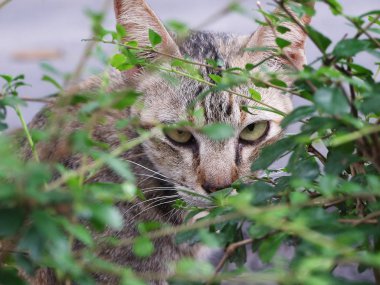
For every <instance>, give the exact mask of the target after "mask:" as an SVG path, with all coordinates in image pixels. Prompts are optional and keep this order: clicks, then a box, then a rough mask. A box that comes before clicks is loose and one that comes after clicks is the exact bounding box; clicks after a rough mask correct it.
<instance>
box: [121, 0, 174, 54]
mask: <svg viewBox="0 0 380 285" xmlns="http://www.w3.org/2000/svg"><path fill="white" fill-rule="evenodd" d="M114 8H115V15H116V20H117V22H118V24H120V25H122V26H123V27H124V28H125V29H126V32H127V35H126V38H125V39H124V40H125V41H137V42H138V44H139V46H140V47H147V46H150V45H151V42H150V39H149V29H151V30H153V31H154V32H156V33H157V34H159V35H160V36H161V43H160V44H158V45H157V46H156V47H155V49H156V50H158V51H160V52H163V53H167V54H170V55H173V56H180V52H179V48H178V46H177V44H176V43H175V42H174V40H173V38H172V37H171V35H170V34H169V32H168V31H167V30H166V28H165V27H164V25H163V24H162V22H161V21H160V20H159V18H158V17H157V16H156V14H155V13H154V12H153V10H152V9H151V8H150V7H149V6H148V4H147V3H146V2H145V1H144V0H114ZM142 55H143V56H144V57H146V58H149V59H157V58H159V57H160V56H159V55H158V54H156V53H154V52H147V53H145V52H144V53H142Z"/></svg>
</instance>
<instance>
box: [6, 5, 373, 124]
mask: <svg viewBox="0 0 380 285" xmlns="http://www.w3.org/2000/svg"><path fill="white" fill-rule="evenodd" d="M3 1H4V0H3ZM5 1H7V0H5ZM0 2H2V1H0ZM147 2H149V4H150V5H151V6H152V7H153V9H154V10H155V11H156V13H157V15H158V16H159V17H160V18H161V19H162V20H163V21H165V22H166V21H168V20H178V21H180V22H184V23H186V24H187V25H188V26H189V27H192V28H195V27H201V29H203V30H212V31H223V32H230V33H237V34H250V33H252V32H253V31H254V30H255V29H256V27H257V24H256V23H255V22H254V21H253V19H251V18H248V17H247V16H243V15H241V14H239V13H237V12H231V13H228V14H226V15H224V16H222V17H214V16H216V15H218V14H219V13H220V12H221V11H223V10H224V9H225V8H226V7H228V5H229V3H231V0H207V1H204V0H191V1H189V0H148V1H147ZM341 2H342V3H343V6H344V11H345V13H346V14H348V15H359V14H361V13H363V12H366V11H369V10H374V9H375V8H376V7H377V6H378V5H376V4H378V1H375V0H360V1H357V0H345V1H341ZM239 3H240V4H241V5H242V6H243V7H244V8H245V9H246V11H250V12H252V14H253V15H255V16H256V17H257V18H260V15H259V14H258V13H255V9H257V6H256V1H252V0H241V1H239ZM269 3H270V1H262V4H263V6H264V8H265V9H268V10H271V9H272V7H271V5H270V4H269ZM105 8H106V9H105ZM103 9H105V10H106V11H107V17H106V20H105V26H106V28H108V29H114V26H115V20H114V17H113V8H112V0H108V1H104V0H103V1H101V0H96V1H95V0H54V1H48V0H27V1H25V0H11V1H10V2H9V3H8V4H7V5H5V6H4V7H3V8H2V9H0V35H1V41H0V74H9V75H12V76H15V75H18V74H25V76H26V79H25V80H26V82H27V83H29V84H30V86H29V87H24V88H22V89H21V90H20V91H21V92H20V93H21V95H22V96H27V97H43V96H46V95H49V94H51V93H53V92H56V91H57V90H56V89H55V88H54V86H52V85H51V84H49V83H47V82H44V81H41V78H42V76H43V74H46V73H48V72H47V70H46V68H45V69H43V68H41V63H48V64H49V65H50V66H52V67H54V68H55V69H56V70H57V71H59V72H60V73H62V74H64V73H70V72H73V71H74V70H75V68H76V66H77V64H78V61H79V60H80V58H81V56H82V54H83V50H84V49H85V46H86V43H85V42H83V41H82V39H86V38H89V37H91V24H90V23H91V21H90V19H89V17H88V16H86V13H85V11H88V10H91V11H95V12H99V11H102V10H103ZM313 25H314V26H315V27H316V28H317V29H318V30H320V31H321V32H323V33H324V34H326V35H328V36H329V37H330V38H331V39H332V40H333V42H335V41H337V40H339V39H341V38H342V37H344V36H345V34H346V33H348V34H350V32H352V29H351V28H350V27H349V26H348V24H347V23H346V22H345V21H344V19H341V18H336V17H334V16H332V14H331V12H330V11H329V9H328V7H327V6H326V5H325V4H322V3H320V4H317V15H316V17H315V18H314V20H313ZM102 48H104V49H105V51H106V54H112V52H113V51H114V48H113V47H109V46H108V47H105V46H104V47H102ZM318 55H319V53H318V51H317V50H316V48H315V47H314V46H313V45H312V44H310V43H309V44H308V46H307V56H308V59H309V61H312V60H313V59H315V58H316V57H317V56H318ZM360 61H361V62H362V63H363V64H364V65H365V66H367V67H368V68H370V69H374V59H372V58H368V57H367V58H361V59H360ZM96 67H97V68H96ZM99 67H100V65H99V64H97V63H96V62H95V61H93V62H90V63H89V64H88V65H87V66H86V70H85V72H84V74H85V76H86V75H88V74H89V73H99V72H100V71H101V69H100V68H99ZM62 74H59V73H57V74H55V75H54V76H53V77H54V78H56V79H58V81H59V79H60V76H61V75H62ZM50 75H51V73H50ZM61 78H62V77H61ZM60 83H62V80H61V82H60ZM296 103H299V102H296ZM41 107H42V105H41V104H37V103H29V105H28V107H27V108H24V109H23V114H24V115H25V118H26V119H27V121H30V119H31V118H32V117H33V116H34V114H35V113H36V112H37V111H38V110H39V109H40V108H41ZM8 124H9V127H10V128H15V127H18V126H19V125H20V124H19V122H18V119H17V118H16V116H15V114H13V113H12V111H10V113H9V116H8Z"/></svg>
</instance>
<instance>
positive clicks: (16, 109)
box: [15, 106, 40, 162]
mask: <svg viewBox="0 0 380 285" xmlns="http://www.w3.org/2000/svg"><path fill="white" fill-rule="evenodd" d="M15 111H16V114H17V116H18V118H19V119H20V122H21V125H22V128H23V130H24V133H25V136H26V139H27V140H28V143H29V146H30V148H31V150H32V154H33V157H34V159H35V160H36V161H37V162H40V158H39V156H38V153H37V150H36V145H35V143H34V141H33V139H32V136H31V134H30V131H29V128H28V125H27V124H26V122H25V119H24V116H23V115H22V113H21V110H20V107H19V106H16V107H15Z"/></svg>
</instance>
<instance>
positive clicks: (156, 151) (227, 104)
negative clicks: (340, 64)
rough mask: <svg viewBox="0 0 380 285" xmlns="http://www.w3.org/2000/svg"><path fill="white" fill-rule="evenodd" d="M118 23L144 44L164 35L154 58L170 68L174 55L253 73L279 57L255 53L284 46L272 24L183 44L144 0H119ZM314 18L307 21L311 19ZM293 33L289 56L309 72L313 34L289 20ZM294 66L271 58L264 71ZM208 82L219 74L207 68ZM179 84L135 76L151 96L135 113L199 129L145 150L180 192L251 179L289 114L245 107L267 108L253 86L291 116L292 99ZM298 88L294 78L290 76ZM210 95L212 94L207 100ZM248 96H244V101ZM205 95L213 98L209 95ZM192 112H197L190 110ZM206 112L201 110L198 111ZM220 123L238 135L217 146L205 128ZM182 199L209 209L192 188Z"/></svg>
mask: <svg viewBox="0 0 380 285" xmlns="http://www.w3.org/2000/svg"><path fill="white" fill-rule="evenodd" d="M115 11H116V16H117V20H118V23H119V24H121V25H123V26H124V27H125V28H126V31H127V37H126V41H131V40H136V41H138V42H139V45H140V46H141V47H144V46H148V45H149V44H150V42H149V33H148V30H149V29H152V30H154V31H156V32H157V33H158V34H160V36H161V37H162V43H161V44H160V45H158V46H157V47H156V50H157V51H158V52H159V53H154V52H151V53H146V54H144V56H146V58H149V60H152V61H156V62H158V61H159V62H161V63H163V64H164V63H165V61H167V62H169V60H170V59H171V58H170V57H167V56H165V55H163V54H168V55H170V56H173V57H190V58H191V59H192V60H194V61H196V62H200V63H206V60H207V59H212V60H214V61H215V62H219V63H220V67H221V68H230V67H240V68H243V69H244V68H245V66H246V64H248V63H253V64H255V63H259V62H261V61H262V60H263V59H264V58H266V57H268V56H271V54H269V53H268V51H258V52H252V51H248V50H247V48H255V47H276V46H277V45H276V43H275V38H276V36H275V35H274V34H273V30H272V29H271V27H269V26H262V27H259V28H258V30H257V31H256V32H255V33H254V34H253V35H252V36H232V35H227V34H220V33H205V32H193V33H191V34H190V35H189V36H188V37H187V38H186V39H181V40H177V42H176V39H175V37H174V36H172V35H171V34H170V33H169V32H168V31H167V30H166V29H165V27H164V25H163V24H162V23H161V22H160V20H159V19H158V18H157V17H156V16H155V14H154V12H153V11H152V10H151V9H150V8H149V7H148V6H147V4H146V3H145V1H144V0H118V1H117V0H115ZM309 20H310V19H308V18H307V17H305V18H303V19H301V21H302V22H303V23H306V22H308V21H309ZM283 26H286V27H287V28H289V30H290V31H288V32H287V33H286V34H285V35H282V37H283V38H284V39H287V40H289V41H291V42H292V45H291V46H289V47H287V48H286V50H287V53H288V59H289V58H291V59H292V63H291V65H293V67H297V68H301V67H302V66H303V64H304V63H305V56H304V43H305V40H306V35H305V34H304V33H303V31H302V29H300V27H298V26H297V25H295V24H293V23H291V22H286V23H284V24H283ZM289 65H290V63H289V62H287V61H286V60H285V59H283V58H276V57H274V58H271V59H270V60H267V61H266V62H265V63H264V64H262V65H260V66H259V67H258V69H257V70H260V68H261V69H263V70H265V69H266V70H269V71H274V72H279V73H280V72H281V71H282V70H284V69H286V68H288V67H289ZM200 72H201V74H202V75H203V76H204V78H205V80H208V81H209V82H212V80H211V79H210V78H209V77H208V75H207V74H209V73H214V74H215V73H217V71H215V70H212V69H211V68H210V67H204V66H203V67H200ZM174 76H175V77H176V79H177V80H176V81H177V82H176V83H173V82H170V81H168V80H167V78H164V77H163V76H161V75H160V74H159V73H157V72H151V71H147V70H145V71H144V70H141V71H140V72H139V75H138V76H137V77H136V78H135V79H136V82H137V89H138V90H139V91H141V92H142V93H143V97H142V103H143V106H144V107H143V108H142V109H141V110H137V109H136V110H135V112H136V115H138V116H139V117H140V119H141V122H142V124H145V125H154V124H156V123H165V124H175V123H178V122H181V121H190V122H193V123H194V127H183V128H182V129H179V130H168V131H166V132H163V133H162V134H161V135H158V136H156V137H155V138H154V139H151V140H149V141H147V142H145V143H144V145H143V147H144V150H145V153H146V154H147V156H148V157H149V159H150V160H151V162H152V163H153V165H154V166H155V168H156V170H157V171H159V172H160V173H161V174H163V175H164V176H166V177H168V178H170V180H171V181H175V182H174V183H173V184H174V186H175V187H177V188H178V189H182V188H186V189H188V190H190V191H192V192H194V193H197V194H200V195H203V196H207V195H209V194H210V193H212V192H215V191H217V190H219V189H223V188H227V187H229V186H230V185H231V183H232V182H234V181H235V180H237V179H238V178H242V177H246V176H249V175H250V174H251V171H250V166H251V165H252V163H254V161H255V159H256V158H257V156H258V153H259V151H260V149H261V148H262V147H263V146H264V145H267V144H269V143H271V142H273V141H275V140H276V139H278V138H279V137H280V136H281V133H282V130H281V127H280V122H281V120H282V116H281V115H279V114H276V113H274V112H271V111H265V110H260V108H259V109H255V108H252V109H249V110H250V111H251V112H246V109H245V110H244V108H243V106H250V107H263V105H260V104H259V103H257V102H254V101H252V100H250V99H249V97H250V93H249V88H253V89H255V90H258V91H259V92H260V93H261V96H262V101H261V102H263V103H265V104H268V105H270V106H272V107H274V108H276V109H278V110H280V111H281V112H283V113H288V112H290V111H291V110H292V103H291V98H290V95H289V94H286V93H284V92H283V91H280V90H278V89H275V88H257V87H256V86H254V85H253V84H251V86H247V85H249V84H243V85H241V86H235V87H234V88H233V89H232V91H233V93H231V92H227V91H222V92H211V93H207V90H209V88H210V87H209V86H208V84H207V83H202V82H197V81H195V80H193V79H191V78H187V77H184V76H179V75H174ZM282 79H283V80H284V81H287V83H288V84H291V81H290V79H289V78H282ZM205 94H206V95H205ZM236 94H240V95H243V96H239V95H236ZM204 95H205V96H204ZM189 110H190V111H189ZM194 110H203V116H198V117H197V116H195V115H194V112H191V111H194ZM198 113H199V112H198ZM213 123H224V124H228V125H230V126H232V127H233V128H234V130H235V134H234V136H232V137H231V138H229V139H225V140H222V141H215V140H212V139H211V138H209V137H208V136H207V135H205V134H204V133H202V132H201V131H200V130H199V128H201V127H202V126H204V125H208V124H213ZM179 193H180V195H181V196H182V198H183V199H184V200H185V201H186V202H188V203H190V204H194V205H197V204H202V203H203V202H205V200H204V199H203V198H200V197H198V196H193V195H191V194H189V193H188V192H187V191H181V190H180V191H179Z"/></svg>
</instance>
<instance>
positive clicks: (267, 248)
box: [259, 234, 286, 263]
mask: <svg viewBox="0 0 380 285" xmlns="http://www.w3.org/2000/svg"><path fill="white" fill-rule="evenodd" d="M285 237H286V236H285V235H284V234H278V235H275V236H271V237H269V238H268V239H266V240H264V241H263V242H262V244H261V246H260V248H259V257H260V259H261V260H262V262H264V263H269V262H270V261H271V260H272V258H273V257H274V255H275V254H276V252H277V251H278V248H279V247H280V246H281V244H282V242H283V241H284V239H285Z"/></svg>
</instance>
